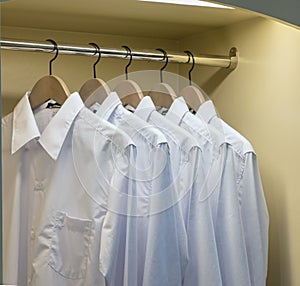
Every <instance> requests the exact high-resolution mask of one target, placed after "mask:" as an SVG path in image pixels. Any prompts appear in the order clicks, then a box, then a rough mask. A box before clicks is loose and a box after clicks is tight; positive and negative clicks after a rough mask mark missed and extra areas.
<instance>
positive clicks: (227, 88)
mask: <svg viewBox="0 0 300 286" xmlns="http://www.w3.org/2000/svg"><path fill="white" fill-rule="evenodd" d="M20 2H26V4H25V3H23V4H22V3H19V1H11V2H7V3H2V4H1V14H2V15H1V18H2V26H1V38H2V39H13V40H24V41H33V42H45V40H46V39H49V38H50V39H54V40H55V41H56V42H57V43H58V44H70V45H79V46H88V43H89V42H95V43H97V44H98V45H99V46H100V47H115V48H121V46H122V45H127V46H129V47H130V48H131V49H132V50H149V51H151V50H155V49H156V48H163V49H165V50H166V51H167V52H168V51H169V52H171V51H176V52H183V51H184V50H190V51H191V52H192V53H194V54H195V55H199V54H213V55H228V54H229V50H230V49H231V47H236V48H237V49H238V52H239V63H238V66H237V68H236V69H235V70H229V69H224V68H216V67H204V66H199V65H196V66H195V68H194V70H193V72H192V80H193V82H194V83H195V84H197V85H199V86H200V87H201V88H202V89H203V90H204V91H205V92H206V93H207V94H208V95H209V97H210V98H211V99H212V100H213V102H214V104H215V106H216V107H217V110H218V112H219V114H220V116H221V117H222V118H223V119H224V120H225V121H226V122H227V123H229V124H230V125H231V126H232V127H234V128H235V129H237V130H238V131H239V132H240V133H241V134H243V135H244V136H245V137H246V138H247V139H248V140H249V141H250V142H251V143H252V145H253V146H254V149H255V150H256V153H257V156H258V160H259V167H260V173H261V177H262V183H263V187H264V193H265V197H266V201H267V205H268V210H269V215H270V229H269V270H268V284H267V285H268V286H277V285H278V286H288V285H292V286H296V285H300V272H299V271H298V267H299V266H298V265H299V264H300V244H299V236H300V223H299V217H300V192H299V162H300V151H299V146H300V130H299V122H300V112H299V107H300V79H299V74H300V52H299V51H300V30H299V28H297V27H291V26H289V25H286V24H283V23H279V22H276V21H275V20H273V19H270V18H264V17H263V16H261V15H257V14H254V13H252V12H248V11H242V10H239V9H235V10H226V11H225V10H223V9H212V8H199V7H192V6H191V7H186V6H180V5H166V4H155V3H146V2H145V3H144V2H137V1H130V0H126V1H120V0H119V1H106V2H109V3H110V4H102V3H101V4H100V3H98V4H97V3H96V1H91V3H86V2H84V1H75V3H73V2H70V1H66V2H68V3H61V2H60V1H51V2H49V3H46V2H43V3H40V2H39V1H20ZM47 2H48V1H47ZM63 2H64V1H63ZM102 2H103V1H102ZM120 2H124V3H125V4H121V3H120ZM67 4H68V5H67ZM55 5H56V6H55ZM97 5H98V6H97ZM109 5H110V6H109ZM73 6H74V7H73ZM51 57H52V55H50V54H47V53H38V52H35V53H33V52H21V51H6V50H2V51H1V95H2V116H5V115H6V114H8V113H9V112H11V111H12V109H13V107H14V105H15V104H16V103H17V101H18V100H19V99H20V98H21V97H22V96H23V95H24V93H25V92H26V91H27V90H30V89H31V88H32V87H33V85H34V84H35V82H36V81H37V80H38V79H39V78H41V77H42V76H43V75H45V74H47V73H48V63H49V60H50V59H51ZM94 61H95V58H93V57H86V56H74V55H59V56H58V58H57V60H56V61H55V62H54V63H53V74H54V75H57V76H59V77H61V78H62V79H63V80H64V81H65V83H66V84H67V86H68V87H69V89H70V91H78V90H79V89H80V87H81V85H82V84H83V83H84V82H85V81H86V80H87V79H90V78H92V77H93V69H92V67H93V63H94ZM126 64H127V60H123V59H116V58H102V59H101V61H100V63H99V64H98V65H97V77H99V78H102V79H103V80H105V81H106V82H108V83H111V84H113V83H114V82H117V81H118V80H119V81H121V80H122V79H124V69H125V65H126ZM162 65H163V64H162V63H160V62H149V61H134V60H133V63H132V65H131V66H130V67H129V72H134V71H145V70H157V82H158V81H159V69H160V67H161V66H162ZM190 67H191V65H190V64H177V63H169V65H168V66H167V68H166V71H167V72H169V73H172V74H177V75H180V76H183V77H185V78H186V81H182V80H181V81H180V80H179V79H178V80H174V77H170V78H169V77H168V76H167V74H166V77H165V78H164V80H165V81H166V82H168V80H169V81H170V82H168V83H170V85H172V87H173V88H174V90H175V91H179V90H180V88H181V87H182V86H181V85H187V84H188V79H187V77H188V70H189V68H190ZM129 78H130V79H134V80H135V81H136V82H137V83H138V84H139V85H140V86H141V87H142V89H143V77H139V75H138V73H137V74H134V73H133V74H129ZM144 80H145V79H144ZM155 81H156V79H155V78H154V79H153V85H155V83H156V82H155ZM147 84H149V83H147ZM151 84H152V83H151ZM113 87H114V86H111V88H112V89H113ZM254 211H255V210H254Z"/></svg>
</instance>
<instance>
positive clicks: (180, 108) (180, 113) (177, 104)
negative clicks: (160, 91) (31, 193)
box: [166, 96, 189, 125]
mask: <svg viewBox="0 0 300 286" xmlns="http://www.w3.org/2000/svg"><path fill="white" fill-rule="evenodd" d="M187 112H189V109H188V106H187V105H186V103H185V100H184V98H183V97H182V96H181V97H178V98H176V99H175V100H174V101H173V103H172V105H171V107H170V108H169V111H168V112H167V114H166V118H168V119H170V120H171V121H172V122H174V123H175V124H177V125H180V123H181V120H182V119H183V117H184V116H185V114H186V113H187Z"/></svg>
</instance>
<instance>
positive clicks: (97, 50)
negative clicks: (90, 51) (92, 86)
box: [89, 43, 101, 78]
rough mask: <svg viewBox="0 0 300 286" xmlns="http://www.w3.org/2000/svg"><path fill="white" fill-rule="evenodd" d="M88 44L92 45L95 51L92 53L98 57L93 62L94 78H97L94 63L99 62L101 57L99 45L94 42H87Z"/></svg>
mask: <svg viewBox="0 0 300 286" xmlns="http://www.w3.org/2000/svg"><path fill="white" fill-rule="evenodd" d="M89 45H91V46H93V47H94V48H95V50H96V51H95V53H94V55H96V54H98V59H97V60H96V61H95V62H94V64H93V71H94V78H97V75H96V65H97V64H98V63H99V62H100V59H101V50H100V47H99V46H98V45H97V44H96V43H89Z"/></svg>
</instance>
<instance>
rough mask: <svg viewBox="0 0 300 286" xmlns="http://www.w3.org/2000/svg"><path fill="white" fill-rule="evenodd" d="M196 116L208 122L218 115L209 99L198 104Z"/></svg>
mask: <svg viewBox="0 0 300 286" xmlns="http://www.w3.org/2000/svg"><path fill="white" fill-rule="evenodd" d="M196 116H197V117H200V118H202V119H203V120H204V121H205V122H206V123H209V122H210V121H211V120H212V119H213V118H214V117H216V116H218V115H217V112H216V109H215V106H214V104H213V102H212V101H211V100H207V101H205V102H204V103H203V104H201V105H200V107H199V109H198V111H197V113H196Z"/></svg>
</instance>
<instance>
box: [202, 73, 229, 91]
mask: <svg viewBox="0 0 300 286" xmlns="http://www.w3.org/2000/svg"><path fill="white" fill-rule="evenodd" d="M233 71H234V70H232V69H223V68H221V69H219V70H218V71H216V72H215V73H214V74H213V75H212V76H210V77H209V78H208V79H207V80H206V81H205V82H204V83H202V84H201V87H202V88H203V90H205V92H206V93H207V94H209V95H212V94H213V92H214V91H215V90H216V89H217V88H218V86H220V84H221V83H222V82H223V81H224V80H225V79H226V77H227V76H228V75H229V74H230V73H231V72H233Z"/></svg>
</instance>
